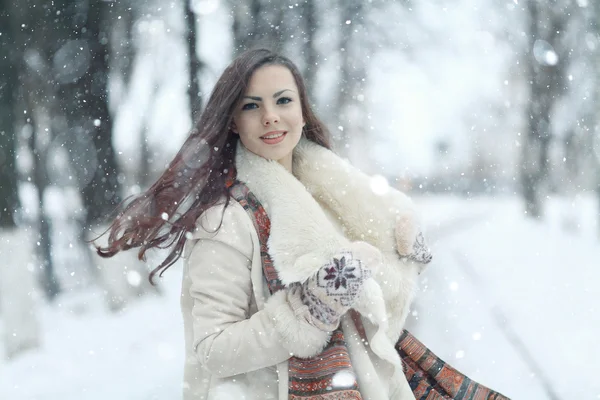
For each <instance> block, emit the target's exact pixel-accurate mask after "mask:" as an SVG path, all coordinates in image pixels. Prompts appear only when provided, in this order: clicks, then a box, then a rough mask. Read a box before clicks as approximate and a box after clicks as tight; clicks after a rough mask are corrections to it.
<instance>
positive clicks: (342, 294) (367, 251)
mask: <svg viewBox="0 0 600 400" xmlns="http://www.w3.org/2000/svg"><path fill="white" fill-rule="evenodd" d="M381 262H382V256H381V253H380V252H379V250H377V249H376V248H375V247H373V246H371V245H369V244H367V243H365V242H353V243H351V245H350V246H349V249H347V250H341V251H340V252H339V253H337V254H336V255H335V256H334V257H332V258H331V259H330V260H329V261H328V262H327V263H326V264H325V265H323V266H322V267H321V268H320V269H319V270H318V271H317V273H316V274H315V275H313V276H312V277H310V278H309V279H308V280H307V281H305V282H304V283H302V284H301V285H300V287H299V291H300V298H301V300H302V303H303V304H304V305H305V306H307V307H308V312H309V314H310V322H311V324H312V325H314V326H316V327H317V328H319V329H321V330H324V331H333V330H335V329H336V328H337V326H338V325H339V322H340V318H341V316H342V315H344V314H345V313H346V311H348V310H349V309H350V308H352V306H353V304H354V302H355V301H356V300H357V298H358V296H359V295H360V293H361V291H362V289H363V286H364V282H365V281H366V280H367V279H369V278H371V275H372V274H374V273H376V271H377V269H378V265H379V264H380V263H381Z"/></svg>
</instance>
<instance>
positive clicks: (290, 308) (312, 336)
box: [265, 290, 331, 358]
mask: <svg viewBox="0 0 600 400" xmlns="http://www.w3.org/2000/svg"><path fill="white" fill-rule="evenodd" d="M293 303H294V304H290V302H289V301H288V291H287V290H280V291H279V292H277V293H275V294H274V295H272V296H271V298H269V300H268V301H267V302H266V304H265V311H266V312H267V313H268V314H269V316H270V317H271V319H272V320H273V323H274V325H275V329H276V330H277V332H278V333H279V334H280V336H281V338H282V341H281V343H282V344H283V345H284V346H285V348H287V349H288V350H289V351H290V353H292V355H294V356H296V357H300V358H309V357H314V356H316V355H317V354H319V353H321V351H323V349H324V348H325V346H327V343H329V339H330V337H331V333H329V332H325V331H322V330H320V329H319V328H317V327H315V326H313V325H311V324H310V323H309V322H308V321H307V320H306V318H305V316H304V315H307V314H309V313H308V307H306V306H305V305H304V304H302V302H301V301H300V300H299V299H298V302H293Z"/></svg>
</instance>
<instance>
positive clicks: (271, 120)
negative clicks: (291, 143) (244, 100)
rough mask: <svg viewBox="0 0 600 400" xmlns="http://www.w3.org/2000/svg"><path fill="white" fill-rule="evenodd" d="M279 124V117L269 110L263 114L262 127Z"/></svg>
mask: <svg viewBox="0 0 600 400" xmlns="http://www.w3.org/2000/svg"><path fill="white" fill-rule="evenodd" d="M278 122H279V116H278V115H277V114H276V113H274V112H273V111H271V110H266V111H265V113H264V114H263V125H264V126H270V125H273V124H275V123H278Z"/></svg>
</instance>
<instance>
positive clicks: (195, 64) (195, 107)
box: [184, 0, 202, 122]
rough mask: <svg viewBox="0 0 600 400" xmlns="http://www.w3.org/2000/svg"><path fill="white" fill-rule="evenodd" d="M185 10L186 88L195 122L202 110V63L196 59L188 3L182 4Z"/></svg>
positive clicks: (193, 17)
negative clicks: (187, 77)
mask: <svg viewBox="0 0 600 400" xmlns="http://www.w3.org/2000/svg"><path fill="white" fill-rule="evenodd" d="M184 9H185V26H186V35H187V37H186V41H187V46H188V68H189V74H190V82H189V86H188V97H189V100H190V111H191V113H192V121H193V122H194V121H196V120H197V119H198V118H199V117H200V110H201V109H202V93H200V77H199V74H200V72H201V68H202V63H201V62H200V60H199V59H198V53H197V51H198V50H197V44H198V32H197V29H196V23H197V18H196V14H194V12H193V10H192V9H191V6H190V1H189V0H186V1H185V2H184Z"/></svg>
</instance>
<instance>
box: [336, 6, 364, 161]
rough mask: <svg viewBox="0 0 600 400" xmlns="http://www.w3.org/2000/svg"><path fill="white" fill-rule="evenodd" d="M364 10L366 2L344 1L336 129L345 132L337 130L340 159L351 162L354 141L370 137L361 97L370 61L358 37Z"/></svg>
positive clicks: (361, 150) (341, 16)
mask: <svg viewBox="0 0 600 400" xmlns="http://www.w3.org/2000/svg"><path fill="white" fill-rule="evenodd" d="M363 9H364V6H363V2H362V1H360V0H348V1H342V2H341V4H340V20H339V21H340V26H341V32H340V43H339V51H340V76H339V85H338V97H337V100H336V103H335V112H334V114H333V115H339V120H338V121H336V122H337V123H336V126H341V127H342V130H339V129H336V130H333V139H334V141H335V142H336V149H337V150H338V152H339V153H340V155H342V156H344V157H350V158H354V157H352V154H353V153H354V152H353V151H352V149H351V147H352V143H351V139H353V140H359V139H360V138H363V137H364V135H366V134H367V133H368V132H366V130H365V126H366V115H365V113H364V108H365V106H364V105H363V104H360V103H361V102H362V101H363V100H364V97H361V96H364V87H365V80H366V77H367V65H366V60H367V59H368V58H367V55H366V54H364V49H361V48H360V47H361V46H360V43H358V42H359V38H358V34H357V33H358V31H359V30H361V29H362V28H363V26H362V25H363V21H364V15H363ZM356 144H358V143H356ZM355 147H356V148H357V150H358V147H360V153H361V154H362V157H363V161H366V160H365V158H366V157H364V156H365V154H364V148H363V147H362V146H355ZM354 161H358V160H354ZM359 166H360V165H359Z"/></svg>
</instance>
